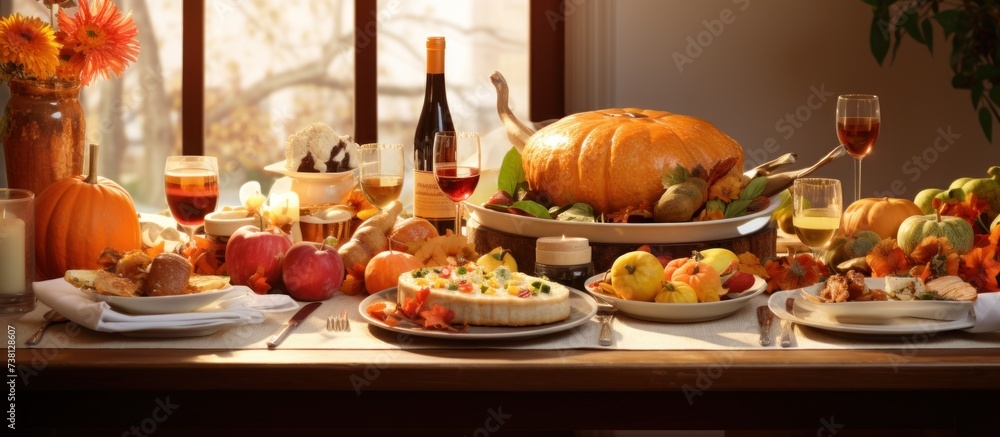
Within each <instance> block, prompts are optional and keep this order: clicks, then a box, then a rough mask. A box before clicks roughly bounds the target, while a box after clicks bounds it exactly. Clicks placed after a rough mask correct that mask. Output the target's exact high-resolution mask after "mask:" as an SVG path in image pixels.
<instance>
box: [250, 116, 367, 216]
mask: <svg viewBox="0 0 1000 437" xmlns="http://www.w3.org/2000/svg"><path fill="white" fill-rule="evenodd" d="M357 148H358V147H357V144H355V143H354V140H353V139H352V138H351V136H350V135H339V134H338V133H337V132H336V131H334V130H333V128H332V127H330V126H329V125H327V124H326V123H313V124H311V125H309V126H306V127H305V128H303V129H302V130H300V131H298V132H296V133H294V134H292V135H291V136H289V137H288V140H287V141H286V142H285V160H284V161H281V162H276V163H274V164H271V165H268V166H266V167H264V170H266V171H270V172H273V173H278V174H280V175H283V176H287V177H289V178H291V179H292V191H294V192H295V193H296V194H297V195H298V196H299V201H300V202H301V203H302V204H303V205H322V204H336V203H342V202H343V201H344V199H346V198H347V196H348V195H350V193H351V191H353V190H354V188H355V187H356V186H357V184H358V174H357V173H358V172H357V168H358V164H359V158H358V151H357Z"/></svg>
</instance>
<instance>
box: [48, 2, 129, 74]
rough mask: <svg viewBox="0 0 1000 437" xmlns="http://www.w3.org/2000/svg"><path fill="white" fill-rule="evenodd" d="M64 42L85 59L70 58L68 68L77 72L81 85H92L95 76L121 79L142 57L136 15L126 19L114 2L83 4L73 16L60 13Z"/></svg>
mask: <svg viewBox="0 0 1000 437" xmlns="http://www.w3.org/2000/svg"><path fill="white" fill-rule="evenodd" d="M59 29H60V33H61V34H63V35H60V36H61V38H60V39H61V42H62V43H63V45H64V46H65V47H67V48H69V49H72V50H73V51H74V52H76V53H79V54H82V55H83V59H82V60H78V59H75V58H74V57H72V56H71V57H70V59H68V60H67V61H70V65H68V66H67V67H68V68H72V69H77V68H78V73H79V75H80V82H81V83H83V84H84V85H86V84H88V83H90V80H91V79H93V78H94V76H97V75H101V76H102V77H104V78H106V79H109V78H111V77H112V76H120V75H121V74H122V73H123V72H124V71H125V67H127V66H128V64H129V63H131V62H135V60H136V59H137V58H138V57H139V42H138V41H136V39H135V38H136V36H138V35H139V29H137V28H136V26H135V21H133V20H132V13H131V12H129V13H128V14H125V15H123V14H122V12H121V11H120V10H118V8H117V7H116V6H115V4H114V3H112V2H111V1H110V0H94V2H93V6H91V5H90V4H89V2H88V1H86V0H83V1H81V2H80V10H79V11H78V12H77V13H76V14H74V15H72V16H71V15H69V14H68V13H66V10H65V9H60V10H59Z"/></svg>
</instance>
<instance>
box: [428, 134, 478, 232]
mask: <svg viewBox="0 0 1000 437" xmlns="http://www.w3.org/2000/svg"><path fill="white" fill-rule="evenodd" d="M479 166H480V158H479V134H478V133H475V132H461V131H458V132H456V131H442V132H438V133H437V134H435V135H434V179H435V180H437V184H438V188H440V189H441V191H442V192H444V194H445V195H446V196H448V198H449V199H451V200H452V201H453V202H455V235H462V202H463V201H465V200H466V199H468V198H469V196H472V193H473V192H474V191H476V185H478V184H479Z"/></svg>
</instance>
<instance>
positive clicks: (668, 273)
mask: <svg viewBox="0 0 1000 437" xmlns="http://www.w3.org/2000/svg"><path fill="white" fill-rule="evenodd" d="M688 261H691V258H689V257H685V258H674V259H672V260H670V262H668V263H667V265H665V266H663V277H664V278H666V279H667V280H668V281H669V280H670V278H672V277H673V276H674V272H676V271H677V269H679V268H681V266H683V265H684V264H686V263H687V262H688Z"/></svg>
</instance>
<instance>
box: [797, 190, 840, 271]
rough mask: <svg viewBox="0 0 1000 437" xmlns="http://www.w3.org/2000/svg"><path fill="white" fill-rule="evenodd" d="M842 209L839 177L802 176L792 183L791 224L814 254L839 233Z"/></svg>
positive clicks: (819, 252) (818, 252)
mask: <svg viewBox="0 0 1000 437" xmlns="http://www.w3.org/2000/svg"><path fill="white" fill-rule="evenodd" d="M843 212H844V197H843V194H842V193H841V189H840V180H838V179H827V178H799V179H796V180H795V182H794V183H792V226H793V227H794V228H795V235H797V236H798V237H799V241H802V244H805V245H806V246H808V247H809V249H811V250H812V251H813V254H814V255H816V256H819V255H821V254H822V251H823V249H824V248H825V247H826V245H827V244H828V243H829V242H830V240H832V239H833V236H834V235H836V234H837V229H840V217H841V216H842V215H843Z"/></svg>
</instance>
